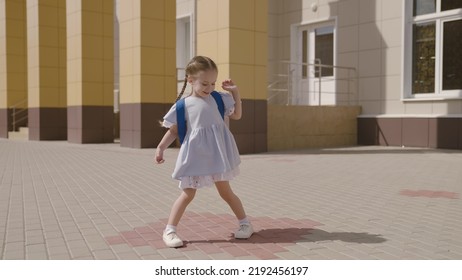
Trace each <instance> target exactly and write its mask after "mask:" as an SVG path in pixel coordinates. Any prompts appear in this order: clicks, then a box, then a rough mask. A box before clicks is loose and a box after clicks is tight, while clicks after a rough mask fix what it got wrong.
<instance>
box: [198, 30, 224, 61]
mask: <svg viewBox="0 0 462 280" xmlns="http://www.w3.org/2000/svg"><path fill="white" fill-rule="evenodd" d="M218 47H219V45H218V32H217V31H210V32H204V33H198V34H197V55H205V56H208V57H210V58H212V59H213V60H216V59H217V57H218Z"/></svg>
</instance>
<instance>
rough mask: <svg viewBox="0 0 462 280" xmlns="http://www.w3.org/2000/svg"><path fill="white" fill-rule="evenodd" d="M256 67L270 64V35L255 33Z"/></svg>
mask: <svg viewBox="0 0 462 280" xmlns="http://www.w3.org/2000/svg"><path fill="white" fill-rule="evenodd" d="M254 36H255V65H263V66H266V65H267V64H268V34H267V33H262V32H255V33H254Z"/></svg>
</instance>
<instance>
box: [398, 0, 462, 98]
mask: <svg viewBox="0 0 462 280" xmlns="http://www.w3.org/2000/svg"><path fill="white" fill-rule="evenodd" d="M405 7H406V18H407V19H408V20H406V23H407V24H406V26H405V28H406V30H405V58H404V59H405V63H404V79H403V80H404V83H405V86H404V95H405V96H404V97H405V98H416V99H419V98H462V1H461V0H411V1H406V6H405Z"/></svg>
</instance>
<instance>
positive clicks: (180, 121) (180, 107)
mask: <svg viewBox="0 0 462 280" xmlns="http://www.w3.org/2000/svg"><path fill="white" fill-rule="evenodd" d="M184 107H185V102H184V98H181V99H180V100H178V101H177V102H176V123H177V127H178V138H179V139H180V144H183V140H184V137H185V136H186V119H185V111H184Z"/></svg>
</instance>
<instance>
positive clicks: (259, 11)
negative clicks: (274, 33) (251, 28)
mask: <svg viewBox="0 0 462 280" xmlns="http://www.w3.org/2000/svg"><path fill="white" fill-rule="evenodd" d="M254 17H255V31H258V32H265V33H266V32H268V0H255V14H254Z"/></svg>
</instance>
